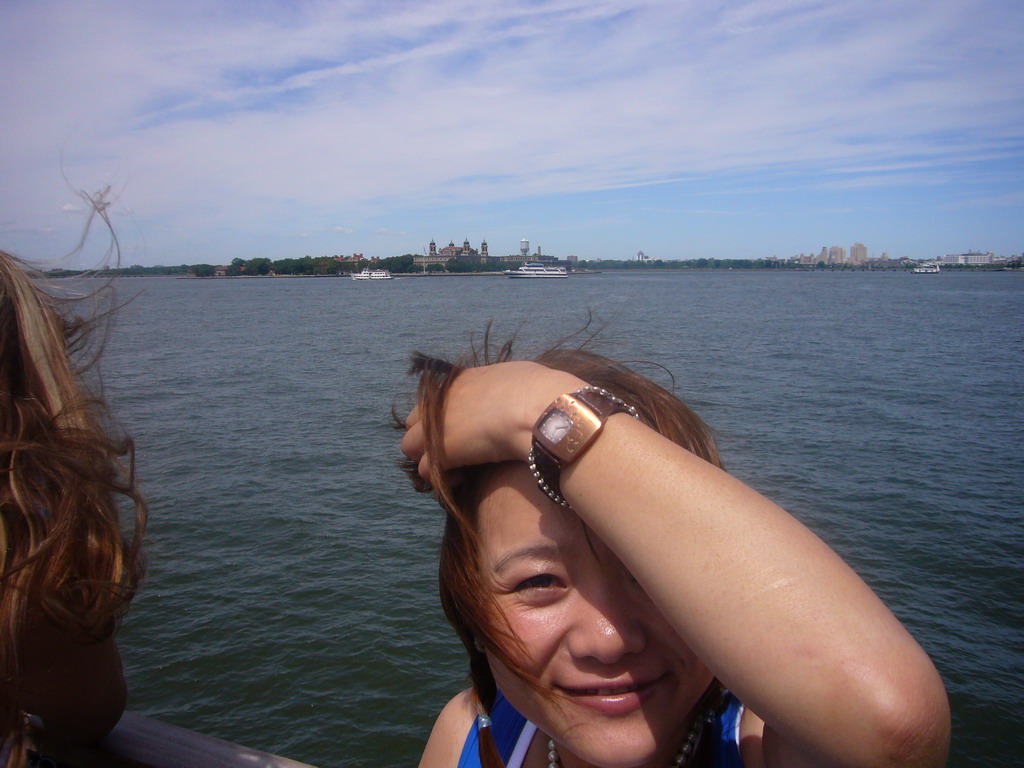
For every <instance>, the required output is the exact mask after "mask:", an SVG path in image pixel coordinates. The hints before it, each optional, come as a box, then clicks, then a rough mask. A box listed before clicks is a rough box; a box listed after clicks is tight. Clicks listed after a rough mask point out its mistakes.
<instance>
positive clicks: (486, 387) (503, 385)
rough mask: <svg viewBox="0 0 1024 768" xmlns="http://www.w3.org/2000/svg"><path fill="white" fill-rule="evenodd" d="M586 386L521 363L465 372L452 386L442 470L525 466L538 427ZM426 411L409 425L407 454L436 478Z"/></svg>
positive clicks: (559, 373)
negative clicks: (555, 404) (558, 401)
mask: <svg viewBox="0 0 1024 768" xmlns="http://www.w3.org/2000/svg"><path fill="white" fill-rule="evenodd" d="M585 384H586V382H584V381H583V380H581V379H579V378H577V377H575V376H573V375H571V374H568V373H564V372H562V371H556V370H553V369H551V368H547V367H546V366H543V365H540V364H539V363H532V362H526V361H516V362H510V363H498V364H495V365H485V366H481V367H479V368H469V369H467V370H464V371H462V372H461V373H459V374H458V376H456V378H455V380H454V381H453V382H452V385H451V389H450V390H449V391H448V397H447V398H446V400H445V404H444V413H443V416H442V423H443V430H444V445H443V451H444V460H443V463H442V467H441V468H442V469H446V470H453V469H457V468H458V467H466V466H473V465H476V464H489V463H497V462H502V461H516V460H518V461H525V460H526V454H527V453H528V452H529V450H530V439H531V432H532V429H533V424H534V422H535V421H536V420H537V418H538V417H539V416H540V414H541V413H542V412H543V411H544V409H545V408H546V407H547V406H548V405H549V404H550V403H551V402H552V401H553V400H554V399H555V398H556V397H558V396H559V395H561V394H563V393H565V392H572V391H574V390H576V389H579V388H580V387H582V386H585ZM422 418H423V414H422V411H421V408H420V405H417V406H416V407H415V408H413V410H412V412H411V413H410V414H409V416H408V418H407V419H406V422H405V427H406V433H405V437H404V438H403V439H402V452H403V453H404V454H405V455H406V456H408V457H409V458H410V459H412V460H413V461H416V462H418V464H419V474H420V476H421V477H424V478H429V477H430V466H431V463H432V462H433V461H434V460H435V458H434V457H433V456H431V455H430V453H429V451H428V450H427V446H426V441H425V434H424V428H423V422H422Z"/></svg>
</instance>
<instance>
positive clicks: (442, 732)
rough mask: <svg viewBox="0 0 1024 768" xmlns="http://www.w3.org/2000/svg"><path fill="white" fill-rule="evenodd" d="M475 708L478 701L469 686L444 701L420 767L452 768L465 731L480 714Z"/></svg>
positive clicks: (460, 750) (464, 737)
mask: <svg viewBox="0 0 1024 768" xmlns="http://www.w3.org/2000/svg"><path fill="white" fill-rule="evenodd" d="M476 710H477V707H476V702H475V701H474V700H473V694H472V692H471V691H470V690H469V689H467V690H465V691H462V692H461V693H457V694H456V695H455V696H453V697H452V698H451V700H450V701H449V702H448V703H447V704H445V706H444V708H443V709H442V710H441V712H440V714H439V715H438V716H437V720H435V721H434V728H433V730H431V732H430V738H429V739H428V740H427V746H426V747H425V748H424V750H423V757H422V758H420V768H451V766H453V765H457V764H458V762H459V756H460V755H461V754H462V747H463V744H464V743H465V741H466V734H467V732H468V731H469V729H470V727H471V726H472V725H473V719H474V718H475V717H476V716H477V711H476Z"/></svg>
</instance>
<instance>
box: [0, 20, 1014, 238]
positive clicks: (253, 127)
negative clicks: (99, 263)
mask: <svg viewBox="0 0 1024 768" xmlns="http://www.w3.org/2000/svg"><path fill="white" fill-rule="evenodd" d="M1022 18H1024V11H1022V10H1021V6H1020V5H1019V4H1017V3H1000V2H995V1H993V2H985V1H983V0H941V1H939V2H933V3H913V4H891V3H888V2H881V0H867V1H864V2H858V1H857V0H845V1H844V2H832V3H828V4H822V3H820V2H811V1H810V0H756V1H751V2H734V3H730V4H724V5H723V4H707V3H703V2H697V1H696V0H692V1H690V2H682V1H681V0H664V1H655V2H649V3H645V4H640V5H638V4H636V3H633V2H627V1H626V0H549V1H547V2H526V1H525V0H523V1H522V2H483V3H481V2H469V0H439V1H438V2H431V3H426V2H422V3H417V2H410V3H403V4H400V5H391V4H380V3H376V2H373V1H372V0H360V1H357V2H345V3H342V2H320V3H314V4H308V5H301V6H297V7H294V8H291V7H289V8H279V7H275V6H271V5H267V4H251V5H250V4H245V3H228V4H223V5H220V6H216V7H210V6H207V5H205V4H204V5H203V6H202V7H200V6H199V5H192V4H179V5H171V4H165V3H160V2H156V1H155V0H151V1H150V2H140V3H134V4H129V5H125V4H121V3H116V4H115V3H112V2H109V1H108V0H94V2H91V3H82V4H72V5H68V4H65V3H56V2H54V1H53V0H40V2H33V3H19V4H5V5H4V6H3V7H2V8H0V30H2V31H0V44H2V45H3V47H4V50H5V61H6V64H5V66H6V67H7V68H9V69H10V68H14V67H16V72H15V71H8V72H7V76H6V77H5V78H4V79H5V88H4V91H3V94H2V95H0V106H2V107H3V109H4V113H5V114H6V115H9V116H10V115H14V116H16V119H7V120H5V121H4V122H3V124H2V126H0V147H2V148H0V162H2V166H3V168H4V171H5V177H7V178H13V179H18V180H19V183H18V184H13V185H7V186H6V188H5V190H4V192H3V198H2V204H3V207H4V209H5V211H6V212H7V213H6V215H8V216H10V217H14V218H17V219H19V220H23V221H24V222H25V223H27V224H30V225H39V226H42V225H44V224H46V223H48V222H49V220H48V218H47V217H48V216H49V214H48V213H47V212H48V211H53V210H54V209H56V208H59V207H60V203H61V202H63V201H64V200H66V199H67V198H69V197H72V196H73V195H74V192H73V190H74V189H78V188H85V189H89V188H90V187H95V186H101V185H102V184H103V183H105V182H104V181H102V180H103V179H105V178H106V177H107V175H109V174H111V173H113V174H114V176H115V177H117V178H119V179H122V180H123V182H122V185H121V186H123V189H124V192H123V195H124V196H125V197H126V200H125V202H126V203H127V202H128V199H130V203H131V207H132V209H133V210H134V211H135V216H136V218H137V219H138V220H139V221H140V223H141V224H142V225H143V226H147V225H150V224H151V223H154V222H158V221H159V222H161V223H162V224H163V225H165V226H166V227H167V229H168V230H174V229H180V228H186V229H191V230H197V231H203V230H207V229H216V228H219V227H224V226H229V227H231V228H237V229H238V230H239V231H240V232H244V231H246V230H250V231H254V232H255V231H265V230H266V229H268V228H269V229H275V230H279V229H281V228H283V227H286V226H287V225H288V224H289V223H290V222H292V221H295V222H298V226H302V227H304V228H312V229H317V227H319V228H320V229H319V231H322V232H334V233H351V232H352V231H353V230H352V229H349V228H348V227H327V228H324V227H323V224H322V222H323V221H324V220H329V219H330V218H333V217H335V216H336V215H337V212H338V211H339V210H341V211H344V215H345V218H346V220H348V221H350V222H352V223H353V225H354V226H358V222H359V221H360V220H361V219H364V218H371V217H373V216H375V215H377V214H380V213H384V212H387V211H390V210H396V209H408V208H416V207H424V206H431V205H439V204H445V205H456V206H457V205H464V204H478V203H481V202H488V201H497V200H505V199H514V198H524V197H530V196H535V195H552V194H562V193H574V192H581V191H587V190H594V189H610V188H620V187H621V188H626V187H634V186H636V185H643V184H649V183H655V182H661V181H668V180H675V179H680V178H694V177H697V176H708V175H714V174H731V173H743V174H750V173H753V172H757V171H764V170H786V171H787V172H791V173H797V174H805V175H806V174H810V175H813V174H816V173H818V172H822V171H824V172H829V173H849V172H851V171H852V172H853V173H854V174H858V173H861V172H862V171H858V168H861V167H866V166H871V167H874V168H887V167H896V166H901V165H903V166H907V167H908V168H909V167H915V166H918V167H920V168H921V169H922V176H921V178H926V177H931V176H933V175H934V172H932V171H928V170H927V169H929V168H931V167H932V166H935V165H936V164H945V165H949V164H957V163H965V162H969V161H975V160H977V159H979V158H987V159H991V158H999V157H1011V156H1012V157H1016V158H1017V161H1018V162H1019V152H1020V142H1019V139H1020V128H1019V126H1020V124H1021V118H1022V117H1024V114H1022V112H1024V110H1022V107H1021V104H1022V103H1024V101H1022V97H1024V76H1022V72H1024V61H1022V54H1021V53H1020V45H1019V42H1018V41H1019V39H1020V33H1021V32H1022V31H1024V23H1022ZM62 173H63V174H64V175H66V177H67V179H68V182H67V183H65V182H64V181H63V180H62V178H61V174H62ZM896 175H898V174H896ZM889 178H890V175H889V174H888V173H885V172H883V173H870V174H869V175H868V177H867V178H864V179H860V180H858V179H856V178H853V179H843V180H839V181H833V182H832V184H833V186H834V187H835V186H839V185H846V186H850V187H856V186H866V185H873V184H883V185H884V184H885V183H887V180H888V179H889ZM815 183H818V179H816V178H814V179H812V180H810V181H809V182H808V184H809V186H813V184H815ZM69 185H70V186H69ZM318 221H319V222H320V223H319V224H317V222H318ZM293 231H294V230H293Z"/></svg>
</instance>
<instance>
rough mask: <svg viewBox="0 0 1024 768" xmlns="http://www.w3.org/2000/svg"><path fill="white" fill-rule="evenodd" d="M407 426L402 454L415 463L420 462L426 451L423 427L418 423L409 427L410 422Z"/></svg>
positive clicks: (403, 438)
mask: <svg viewBox="0 0 1024 768" xmlns="http://www.w3.org/2000/svg"><path fill="white" fill-rule="evenodd" d="M406 425H407V428H406V431H405V436H404V437H402V453H404V454H405V455H406V456H408V457H409V458H410V459H412V460H413V461H419V460H420V458H421V457H422V456H423V453H424V450H425V446H424V444H423V442H424V434H423V426H422V425H421V424H418V423H417V424H413V425H412V426H408V425H409V422H406Z"/></svg>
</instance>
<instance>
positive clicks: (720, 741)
mask: <svg viewBox="0 0 1024 768" xmlns="http://www.w3.org/2000/svg"><path fill="white" fill-rule="evenodd" d="M742 714H743V705H742V704H740V702H739V700H738V699H737V698H736V697H735V696H733V695H732V694H731V693H729V692H728V691H726V692H725V708H724V709H723V710H722V711H721V713H720V714H719V715H718V716H717V717H716V718H715V722H714V723H713V725H712V727H713V734H714V739H715V763H714V765H715V768H743V761H742V760H741V759H740V716H741V715H742ZM526 724H527V721H526V718H525V717H523V716H522V715H521V714H519V712H517V711H516V710H515V709H514V708H513V706H512V705H511V704H509V703H508V699H506V698H505V697H504V695H502V693H501V692H500V691H499V692H498V697H497V699H496V700H495V702H494V706H493V707H491V735H492V736H493V737H494V743H495V745H496V746H497V748H498V754H499V755H501V759H502V761H503V762H505V763H508V759H509V757H511V756H512V752H513V750H514V749H515V747H516V743H517V742H518V741H519V736H520V735H521V734H522V732H523V729H524V728H525V727H526ZM458 768H481V766H480V729H479V726H478V725H477V721H476V720H474V721H473V725H472V726H470V729H469V733H468V734H467V735H466V742H465V743H464V744H463V745H462V755H461V756H460V757H459V765H458Z"/></svg>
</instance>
